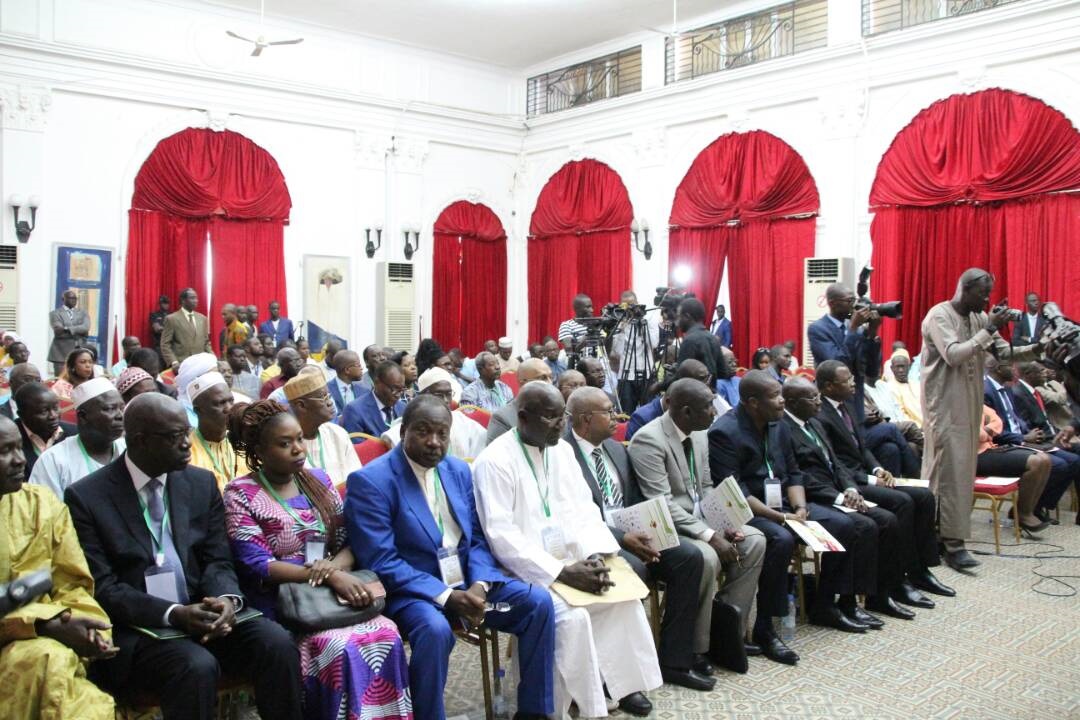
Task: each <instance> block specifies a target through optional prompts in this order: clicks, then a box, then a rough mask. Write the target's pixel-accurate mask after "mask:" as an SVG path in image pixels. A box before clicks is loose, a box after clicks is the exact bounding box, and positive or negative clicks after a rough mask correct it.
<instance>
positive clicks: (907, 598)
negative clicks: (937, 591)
mask: <svg viewBox="0 0 1080 720" xmlns="http://www.w3.org/2000/svg"><path fill="white" fill-rule="evenodd" d="M890 596H891V597H892V599H893V600H895V601H896V602H899V603H904V604H905V605H911V606H912V607H919V608H924V609H926V610H933V609H934V601H933V600H931V599H930V598H928V597H926V596H925V595H923V594H922V593H921V592H919V591H918V590H916V589H915V586H914V585H912V584H911V583H910V582H908V581H907V580H904V581H903V582H902V583H900V587H898V588H895V589H894V590H893V591H892V592H891V593H890Z"/></svg>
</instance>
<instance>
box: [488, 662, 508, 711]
mask: <svg viewBox="0 0 1080 720" xmlns="http://www.w3.org/2000/svg"><path fill="white" fill-rule="evenodd" d="M508 692H509V690H508V688H507V687H506V670H504V669H502V668H499V671H498V672H497V673H495V697H494V698H492V710H494V711H495V712H494V714H495V717H497V718H508V717H510V709H509V707H510V706H509V703H508V702H507V700H506V696H507V693H508Z"/></svg>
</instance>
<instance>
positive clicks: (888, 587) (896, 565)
mask: <svg viewBox="0 0 1080 720" xmlns="http://www.w3.org/2000/svg"><path fill="white" fill-rule="evenodd" d="M850 517H851V519H852V520H854V521H855V524H856V527H857V532H859V533H860V534H861V535H862V536H867V537H868V535H869V534H868V533H867V530H866V524H867V523H870V524H872V525H873V526H874V536H875V537H874V540H873V541H872V542H873V543H874V545H875V547H876V549H877V552H876V554H875V557H874V571H873V574H871V575H869V577H868V578H867V579H866V581H865V586H864V589H856V592H862V593H866V594H867V595H884V594H887V593H889V592H890V591H892V590H894V589H895V588H896V587H897V586H899V585H900V583H901V581H903V579H904V569H903V568H902V567H901V565H900V547H901V545H902V544H903V539H902V538H901V534H900V523H899V521H898V520H897V519H896V515H895V514H894V513H893V512H891V511H889V510H886V509H885V508H884V507H881V506H878V507H872V508H867V509H866V512H865V513H852V514H851V516H850ZM856 542H857V543H858V542H859V538H856ZM867 542H870V541H869V540H867ZM858 572H859V571H858V570H856V576H857V575H858Z"/></svg>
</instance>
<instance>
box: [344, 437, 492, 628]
mask: <svg viewBox="0 0 1080 720" xmlns="http://www.w3.org/2000/svg"><path fill="white" fill-rule="evenodd" d="M438 472H439V479H440V481H441V483H442V488H443V491H444V492H445V493H446V499H447V500H448V504H449V507H450V512H451V514H453V516H454V520H455V521H457V524H458V527H460V528H461V540H460V541H459V543H458V546H457V550H458V557H459V559H460V560H461V570H462V573H463V575H464V577H465V584H466V585H472V584H473V583H474V582H477V581H482V582H489V583H503V582H508V581H509V580H510V579H511V578H510V577H508V576H507V575H506V574H505V573H503V572H502V571H501V570H499V568H498V566H497V565H496V563H495V558H493V557H492V555H491V549H490V548H489V547H488V543H487V538H485V537H484V531H483V528H482V526H481V524H480V520H479V518H478V517H477V514H476V501H475V500H474V499H473V488H472V474H471V473H470V472H469V466H468V465H466V464H465V463H464V462H462V461H461V460H458V459H457V458H454V457H450V456H449V455H447V456H446V457H445V458H443V461H442V462H440V463H439V465H438ZM346 488H347V494H346V497H345V522H346V523H347V524H348V529H349V542H350V544H351V545H352V549H353V554H354V555H355V556H356V558H357V560H358V561H359V562H360V565H361V566H363V567H366V568H370V569H371V570H374V571H375V572H376V573H378V575H379V579H380V580H382V583H383V585H384V586H385V587H386V590H387V594H388V599H387V610H388V611H389V613H390V614H391V615H392V614H394V613H395V612H396V611H397V610H398V609H400V608H401V607H402V606H403V605H405V604H407V603H408V602H410V601H411V600H413V599H415V598H419V599H421V600H427V601H433V600H434V599H435V598H436V597H438V596H439V595H440V594H442V593H443V592H444V591H445V590H446V585H444V584H443V581H442V574H441V573H440V572H439V557H438V552H439V550H440V549H441V548H442V533H440V532H439V526H438V525H437V524H436V522H435V517H434V516H433V515H432V513H431V509H430V508H429V507H428V504H427V499H426V498H425V497H424V491H423V489H422V488H421V487H420V482H419V481H418V480H417V479H416V475H415V474H414V473H413V471H412V467H411V466H410V465H409V462H408V460H407V458H406V457H405V451H404V448H402V446H401V445H398V446H397V447H396V448H394V450H392V451H391V452H389V453H387V454H386V455H383V456H381V457H379V458H377V459H376V460H373V461H372V462H370V463H368V464H367V465H365V466H364V467H363V469H361V470H357V471H356V472H354V473H352V474H351V475H349V479H348V480H347V481H346Z"/></svg>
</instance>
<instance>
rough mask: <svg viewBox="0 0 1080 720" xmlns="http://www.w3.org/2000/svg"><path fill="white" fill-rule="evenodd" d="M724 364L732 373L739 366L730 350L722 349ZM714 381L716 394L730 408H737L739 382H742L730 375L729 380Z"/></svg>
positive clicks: (737, 377)
mask: <svg viewBox="0 0 1080 720" xmlns="http://www.w3.org/2000/svg"><path fill="white" fill-rule="evenodd" d="M723 355H724V362H726V363H727V366H728V367H729V368H731V369H732V371H734V369H735V368H736V367H738V365H739V361H738V360H737V359H736V358H735V353H733V352H732V351H731V349H730V348H728V347H724V348H723ZM714 380H716V394H717V395H719V396H720V397H722V398H724V400H725V401H726V402H727V404H728V405H730V406H731V407H738V406H739V382H740V381H741V380H742V378H740V377H739V376H737V375H732V376H731V377H729V378H714Z"/></svg>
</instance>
